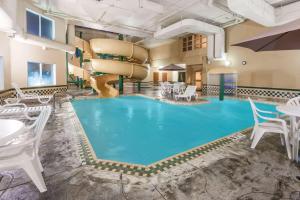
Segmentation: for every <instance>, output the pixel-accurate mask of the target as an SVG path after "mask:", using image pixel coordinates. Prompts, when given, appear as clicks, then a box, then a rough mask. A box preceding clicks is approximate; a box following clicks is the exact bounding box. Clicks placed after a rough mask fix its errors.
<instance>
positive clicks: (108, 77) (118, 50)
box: [90, 38, 149, 97]
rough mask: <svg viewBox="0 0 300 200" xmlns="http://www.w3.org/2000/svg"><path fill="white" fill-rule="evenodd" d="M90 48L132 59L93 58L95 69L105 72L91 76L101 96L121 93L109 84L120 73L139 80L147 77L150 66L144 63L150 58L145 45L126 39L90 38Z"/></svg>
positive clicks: (92, 84)
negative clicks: (141, 45)
mask: <svg viewBox="0 0 300 200" xmlns="http://www.w3.org/2000/svg"><path fill="white" fill-rule="evenodd" d="M90 48H91V50H92V51H93V53H94V54H110V55H114V56H122V57H126V58H127V60H130V61H131V62H124V61H119V60H106V59H100V58H93V59H91V65H92V68H93V71H95V72H102V73H105V75H102V76H97V77H91V78H90V79H91V86H92V87H93V88H94V89H95V90H96V91H97V92H98V95H99V97H116V96H118V95H119V92H118V90H116V89H115V88H113V87H112V86H111V85H109V82H112V81H117V80H118V79H119V75H122V76H126V77H127V78H129V79H133V80H138V81H139V80H143V79H145V78H146V77H147V75H148V73H149V69H148V67H147V66H143V64H142V63H145V62H146V60H147V59H148V51H147V50H146V49H145V48H143V47H140V46H138V45H135V44H133V43H130V42H126V41H121V40H114V39H104V38H98V39H92V40H90Z"/></svg>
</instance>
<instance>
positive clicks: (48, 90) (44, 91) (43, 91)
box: [0, 85, 68, 105]
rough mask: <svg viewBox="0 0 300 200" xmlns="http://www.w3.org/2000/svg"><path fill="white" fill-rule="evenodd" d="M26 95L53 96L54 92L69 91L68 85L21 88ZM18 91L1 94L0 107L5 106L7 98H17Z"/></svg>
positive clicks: (7, 91)
mask: <svg viewBox="0 0 300 200" xmlns="http://www.w3.org/2000/svg"><path fill="white" fill-rule="evenodd" d="M21 89H22V91H23V92H24V93H25V94H30V93H37V94H39V95H51V94H53V93H54V92H66V91H67V89H68V86H67V85H57V86H46V87H31V88H21ZM16 96H17V95H16V91H15V90H14V89H8V90H4V91H1V92H0V105H1V104H4V100H5V99H7V98H15V97H16Z"/></svg>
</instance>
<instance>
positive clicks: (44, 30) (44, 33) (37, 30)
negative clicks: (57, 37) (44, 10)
mask: <svg viewBox="0 0 300 200" xmlns="http://www.w3.org/2000/svg"><path fill="white" fill-rule="evenodd" d="M26 22H27V33H30V34H32V35H36V36H39V37H43V38H47V39H50V40H53V39H54V21H53V20H52V19H49V18H47V17H44V16H42V15H39V14H37V13H35V12H32V11H30V10H27V11H26Z"/></svg>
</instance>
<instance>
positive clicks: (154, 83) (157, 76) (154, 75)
mask: <svg viewBox="0 0 300 200" xmlns="http://www.w3.org/2000/svg"><path fill="white" fill-rule="evenodd" d="M158 81H159V73H158V72H153V85H158Z"/></svg>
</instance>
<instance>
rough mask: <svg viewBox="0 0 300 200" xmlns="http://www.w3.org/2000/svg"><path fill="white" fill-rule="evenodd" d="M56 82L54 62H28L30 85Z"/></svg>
mask: <svg viewBox="0 0 300 200" xmlns="http://www.w3.org/2000/svg"><path fill="white" fill-rule="evenodd" d="M55 84H56V70H55V65H54V64H44V63H36V62H28V86H30V87H32V86H45V85H55Z"/></svg>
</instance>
